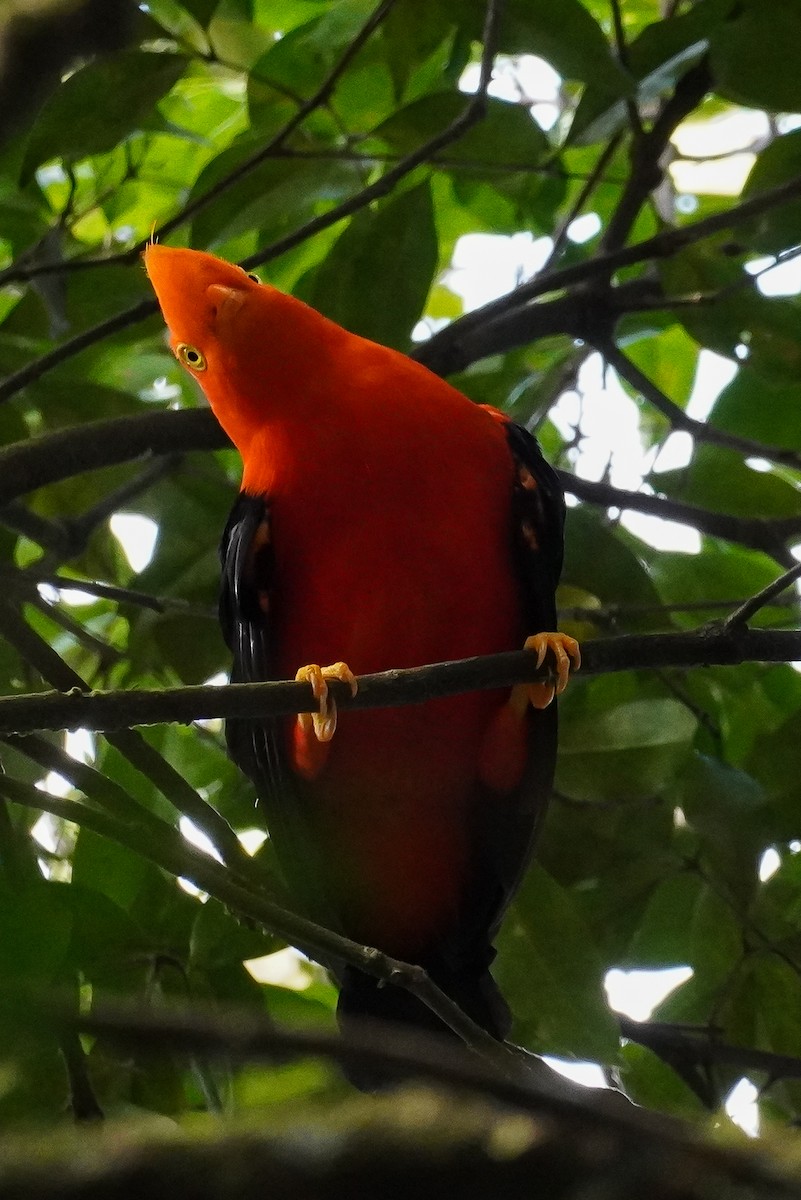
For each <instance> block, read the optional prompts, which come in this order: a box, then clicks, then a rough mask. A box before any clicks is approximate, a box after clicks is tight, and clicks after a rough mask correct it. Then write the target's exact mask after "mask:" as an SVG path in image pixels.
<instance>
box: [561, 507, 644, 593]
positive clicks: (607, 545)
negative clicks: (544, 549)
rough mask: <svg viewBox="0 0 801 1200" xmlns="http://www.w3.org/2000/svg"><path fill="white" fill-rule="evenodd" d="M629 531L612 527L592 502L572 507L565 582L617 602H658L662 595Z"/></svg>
mask: <svg viewBox="0 0 801 1200" xmlns="http://www.w3.org/2000/svg"><path fill="white" fill-rule="evenodd" d="M635 544H636V543H635V541H634V539H633V538H629V537H628V536H627V535H626V534H625V531H623V530H620V529H617V530H614V531H613V530H611V529H610V528H609V525H608V522H607V521H606V520H605V518H604V517H603V516H602V515H601V514H600V513H598V512H597V511H596V510H595V509H593V508H590V506H589V505H581V506H580V507H578V508H570V509H568V512H567V524H566V531H565V565H564V570H563V572H562V581H563V583H569V584H572V585H573V586H574V587H578V588H582V589H583V590H584V591H586V592H587V593H588V594H590V595H592V596H597V597H598V599H599V600H602V601H606V602H608V603H614V604H655V603H658V602H659V595H658V593H657V591H656V588H655V587H654V585H653V583H652V582H651V580H650V578H649V576H648V572H647V571H646V570H645V567H644V566H643V563H642V561H641V559H640V558H639V557H638V555H637V553H636V552H635V550H634V549H633V546H634V545H635Z"/></svg>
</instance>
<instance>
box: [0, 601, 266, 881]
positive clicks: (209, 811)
mask: <svg viewBox="0 0 801 1200" xmlns="http://www.w3.org/2000/svg"><path fill="white" fill-rule="evenodd" d="M0 634H2V636H3V637H4V638H5V639H6V641H7V642H9V644H10V645H12V646H13V647H14V648H15V649H16V651H17V653H18V654H19V655H20V656H21V658H22V659H23V660H24V661H25V662H27V663H29V664H30V665H31V666H32V667H33V668H34V669H35V670H36V671H38V672H39V674H40V675H41V676H42V678H43V679H45V680H46V681H47V682H48V683H49V684H50V685H51V687H58V688H60V689H61V690H62V692H64V693H66V694H68V695H70V696H72V697H73V698H77V697H78V696H80V695H82V694H83V695H86V694H90V693H89V688H88V685H87V684H86V682H85V681H84V680H83V679H82V678H81V676H80V675H78V673H77V672H76V671H73V669H72V667H70V666H69V665H68V664H67V663H66V662H64V660H63V659H62V658H61V657H60V655H58V654H56V652H55V651H54V650H53V649H52V648H51V647H50V646H48V644H47V643H46V642H45V641H44V640H43V639H42V638H40V637H39V635H38V634H36V633H35V632H34V631H33V629H31V627H30V626H29V625H28V624H27V622H26V621H25V620H23V618H22V617H21V616H20V614H19V613H17V612H15V611H14V610H13V609H12V608H11V607H10V606H8V605H0ZM76 728H78V726H76ZM4 732H9V733H17V732H23V731H22V730H15V729H10V728H9V727H8V726H7V727H6V729H5V731H4ZM106 740H107V741H108V743H109V744H110V745H111V746H113V747H114V748H115V749H116V750H117V751H118V752H119V753H120V754H122V755H123V757H124V758H126V759H127V760H128V761H129V762H130V763H131V765H132V766H133V767H134V768H135V769H136V770H137V771H140V772H141V773H142V774H143V775H144V776H145V777H146V778H147V779H149V780H150V782H151V783H152V784H153V785H154V786H155V787H156V788H157V789H158V791H160V792H161V793H162V795H163V796H164V797H165V798H166V799H167V800H168V801H169V802H170V804H172V805H173V806H174V807H175V808H176V809H177V810H178V812H180V813H183V814H184V815H185V816H187V817H189V818H190V820H191V821H193V822H194V824H195V825H197V827H198V829H200V830H202V831H203V833H205V834H206V836H207V837H208V838H209V839H210V840H211V842H212V843H213V844H214V845H215V846H216V847H217V849H218V850H219V852H220V854H221V855H222V857H223V859H224V860H225V861H226V862H227V863H228V864H229V865H230V866H231V868H232V869H234V870H239V871H240V872H241V873H242V874H243V875H244V876H248V875H250V874H252V872H253V863H252V860H251V859H250V858H248V856H247V854H246V853H245V851H244V849H243V847H242V845H241V843H240V841H239V839H238V838H237V836H236V834H235V833H234V831H233V829H232V828H231V826H230V825H229V824H228V822H227V821H226V820H225V818H224V817H222V816H221V815H220V814H219V813H218V812H217V810H216V809H215V808H214V807H213V806H212V805H210V804H207V803H206V801H205V800H204V799H203V797H202V796H200V795H199V794H198V792H196V791H195V789H194V788H193V787H192V786H191V785H190V784H189V783H188V782H187V781H186V780H185V779H184V777H183V775H181V773H180V772H179V771H176V769H175V768H174V767H173V766H172V765H171V764H170V763H168V762H167V760H166V759H165V758H163V757H162V755H161V754H159V753H158V751H156V750H154V748H153V747H152V746H151V745H150V744H149V743H148V742H147V741H145V739H144V738H143V737H142V735H141V734H140V733H138V732H137V731H136V730H133V729H130V728H127V727H125V726H124V725H120V726H118V727H117V729H116V731H109V733H108V734H107V735H106Z"/></svg>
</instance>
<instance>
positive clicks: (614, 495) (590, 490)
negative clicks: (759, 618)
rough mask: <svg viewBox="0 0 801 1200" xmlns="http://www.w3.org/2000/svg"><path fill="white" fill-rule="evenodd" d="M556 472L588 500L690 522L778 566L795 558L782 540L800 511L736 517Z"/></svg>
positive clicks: (796, 525) (798, 522) (799, 529)
mask: <svg viewBox="0 0 801 1200" xmlns="http://www.w3.org/2000/svg"><path fill="white" fill-rule="evenodd" d="M558 475H559V478H560V480H561V482H562V486H563V487H564V489H565V491H566V492H569V493H570V495H572V496H576V497H577V498H578V499H579V500H584V501H586V502H587V503H589V504H599V505H603V507H605V508H620V509H628V510H630V511H633V512H644V513H649V514H650V515H651V516H655V517H661V518H662V519H663V520H665V521H679V522H681V523H682V524H684V525H692V526H693V528H694V529H697V530H699V532H701V533H705V534H708V535H709V536H710V537H719V538H724V539H725V540H726V541H729V542H738V543H739V544H740V545H742V546H748V547H749V548H750V549H752V550H761V551H762V552H763V553H764V554H769V555H770V556H771V557H772V558H775V559H776V561H777V562H779V563H780V564H781V565H782V566H787V565H788V562H789V563H794V562H795V559H794V558H793V556H792V554H791V553H790V551H789V550H788V549H787V544H786V543H787V541H788V540H789V539H790V538H793V539H797V538H798V535H799V533H801V515H799V516H797V517H737V516H732V515H731V514H730V513H718V512H712V511H711V510H710V509H707V508H701V507H699V505H697V504H688V503H686V502H685V501H683V500H673V499H671V498H669V497H666V496H654V495H651V494H650V493H649V492H631V491H628V490H627V489H625V488H616V487H613V486H612V485H611V484H609V483H604V482H601V481H598V480H593V479H580V478H579V477H578V476H577V475H572V474H571V473H570V472H569V471H559V472H558Z"/></svg>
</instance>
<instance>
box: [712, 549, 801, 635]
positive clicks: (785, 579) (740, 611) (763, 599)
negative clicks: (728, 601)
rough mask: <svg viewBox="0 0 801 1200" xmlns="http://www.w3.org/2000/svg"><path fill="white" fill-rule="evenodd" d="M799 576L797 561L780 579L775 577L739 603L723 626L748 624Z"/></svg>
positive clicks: (799, 568) (733, 627)
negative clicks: (748, 598)
mask: <svg viewBox="0 0 801 1200" xmlns="http://www.w3.org/2000/svg"><path fill="white" fill-rule="evenodd" d="M799 576H801V563H796V564H795V566H793V567H790V569H789V570H788V571H785V572H784V574H783V575H780V576H779V578H778V579H774V581H773V583H769V584H768V586H767V587H764V588H762V590H761V591H759V592H757V593H756V595H755V596H752V597H751V598H750V600H746V601H745V602H744V603H743V604H741V605H739V607H738V608H736V609H735V610H734V612H733V613H729V615H728V617H726V619H725V621H724V622H723V628H724V629H726V630H731V629H735V628H737V626H738V625H739V626H744V625H747V624H748V622H749V621H750V620H751V618H752V617H753V616H754V615H755V614H756V613H758V612H759V610H760V609H761V608H764V607H765V605H767V604H770V603H771V601H773V600H775V599H776V597H777V596H780V595H781V594H782V592H785V591H787V589H788V587H790V585H791V584H793V583H795V581H796V580H797V579H798V578H799ZM797 600H798V594H797V592H796V602H797Z"/></svg>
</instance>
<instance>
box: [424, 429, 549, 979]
mask: <svg viewBox="0 0 801 1200" xmlns="http://www.w3.org/2000/svg"><path fill="white" fill-rule="evenodd" d="M507 437H508V442H509V450H510V454H511V456H512V459H513V463H514V469H515V481H514V493H513V500H512V526H513V527H512V530H511V540H512V554H513V561H514V566H515V570H516V572H517V575H518V579H519V584H520V595H521V601H522V607H523V618H524V625H525V633H526V635H527V636H528V635H529V634H532V633H542V632H550V631H554V630H555V629H556V587H557V584H558V582H559V575H560V573H561V570H562V558H563V550H564V521H565V503H564V495H563V492H562V487H561V484H560V482H559V477H558V475H557V474H556V472H555V471H554V470H553V468H552V467H551V466H549V464H548V463H547V462H546V461H545V459H544V458H543V455H542V451H541V450H540V447H539V444H538V443H537V440H536V438H534V437H532V435H531V434H530V433H528V432H527V431H526V430H525V429H523V428H522V427H521V426H519V425H514V424H511V423H510V424H509V426H508V432H507ZM526 720H527V722H528V762H527V766H526V771H525V775H524V778H523V780H522V781H521V783H520V785H519V787H518V788H517V790H516V793H515V794H514V795H512V796H504V797H503V798H502V800H499V797H498V796H495V795H492V794H491V793H489V791H488V789H486V788H484V787H480V788H479V789H478V791H477V795H476V806H475V810H474V811H475V818H474V828H473V846H474V856H473V867H472V870H471V873H470V879H469V881H468V886H467V888H466V890H465V897H464V904H463V910H462V914H461V919H460V921H459V928H458V930H457V931H456V935H455V937H454V938H453V939H452V940H451V942H450V945H449V946H447V947H443V950H444V952H445V957H446V959H447V960H448V961H449V964H450V969H451V970H452V971H453V972H454V973H455V974H460V973H465V974H467V973H473V974H475V973H476V972H477V970H478V969H480V967H481V966H482V965H483V967H484V969H485V970H486V967H488V966H489V963H490V962H491V961H492V958H493V957H494V951H493V950H492V945H491V943H492V941H493V939H494V937H495V935H496V933H497V932H498V928H499V926H500V923H501V919H502V918H503V915H504V913H505V911H506V909H507V907H508V905H509V903H510V901H511V899H512V897H513V896H514V894H515V892H516V891H517V888H518V886H519V885H520V881H521V879H522V876H523V874H524V873H525V871H526V868H527V867H528V865H529V863H530V861H531V857H532V854H533V851H534V843H535V840H536V836H537V833H538V832H539V828H540V825H541V822H542V818H543V817H544V815H545V810H546V808H547V804H548V800H549V798H550V794H551V790H552V787H553V776H554V770H555V766H556V746H557V714H556V702H555V701H553V702H552V703H551V704H550V705H549V706H548V708H546V709H542V710H537V709H534V708H530V709H529V710H528V713H527V715H526Z"/></svg>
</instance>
